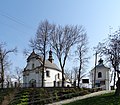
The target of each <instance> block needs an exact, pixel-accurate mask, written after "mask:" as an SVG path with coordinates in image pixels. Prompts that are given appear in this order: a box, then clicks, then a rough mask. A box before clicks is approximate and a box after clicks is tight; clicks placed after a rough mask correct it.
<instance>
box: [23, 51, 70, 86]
mask: <svg viewBox="0 0 120 105" xmlns="http://www.w3.org/2000/svg"><path fill="white" fill-rule="evenodd" d="M42 65H43V58H42V57H41V56H40V55H38V54H36V53H35V52H34V50H33V52H32V53H31V54H30V55H29V57H28V58H27V65H26V67H25V68H24V71H23V87H41V85H42V67H43V66H42ZM61 85H62V71H61V70H60V68H59V67H58V66H57V65H56V64H55V63H54V62H53V57H52V51H51V50H50V51H49V59H48V60H46V61H45V68H44V87H61ZM65 86H71V83H70V82H69V80H65Z"/></svg>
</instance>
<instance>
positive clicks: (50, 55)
mask: <svg viewBox="0 0 120 105" xmlns="http://www.w3.org/2000/svg"><path fill="white" fill-rule="evenodd" d="M48 60H49V61H50V62H51V63H52V62H53V60H54V59H53V57H52V50H51V48H50V51H49V59H48Z"/></svg>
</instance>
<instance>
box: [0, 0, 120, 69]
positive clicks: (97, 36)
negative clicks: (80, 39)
mask: <svg viewBox="0 0 120 105" xmlns="http://www.w3.org/2000/svg"><path fill="white" fill-rule="evenodd" d="M45 19H47V20H48V21H49V22H50V23H55V24H61V25H65V24H72V25H83V26H84V27H85V29H86V31H87V35H88V38H89V48H90V49H89V55H90V57H91V60H90V66H89V67H93V66H94V57H93V53H94V52H93V51H92V47H93V46H96V45H97V44H98V42H100V41H102V40H103V39H104V38H106V37H107V36H108V34H109V32H110V29H109V28H110V26H111V27H112V28H113V29H112V30H111V31H112V32H113V31H114V30H117V29H118V28H119V26H120V22H119V21H120V1H119V0H0V41H1V42H6V43H7V48H8V49H9V48H13V47H15V46H17V47H18V54H17V55H10V60H11V61H12V63H13V66H12V69H14V67H16V66H18V67H21V68H24V67H25V62H26V59H25V57H24V56H23V50H24V48H28V43H29V39H30V38H32V37H34V35H35V33H36V30H37V27H38V24H39V23H40V22H41V21H43V20H45ZM67 66H69V65H67ZM89 69H90V68H89Z"/></svg>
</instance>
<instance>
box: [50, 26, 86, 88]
mask: <svg viewBox="0 0 120 105" xmlns="http://www.w3.org/2000/svg"><path fill="white" fill-rule="evenodd" d="M82 34H85V32H84V29H83V27H82V26H70V25H66V26H64V27H62V26H60V25H59V26H55V27H54V31H53V34H52V35H51V39H50V41H51V42H50V43H51V46H52V47H53V49H54V53H55V54H56V56H57V58H58V60H59V63H60V67H61V70H62V87H64V81H65V77H64V76H65V75H64V68H65V64H66V60H67V57H68V56H69V52H70V49H71V47H73V46H74V45H75V44H77V43H79V41H80V40H79V39H80V37H81V35H82Z"/></svg>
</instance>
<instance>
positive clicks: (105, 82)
mask: <svg viewBox="0 0 120 105" xmlns="http://www.w3.org/2000/svg"><path fill="white" fill-rule="evenodd" d="M90 74H91V75H90V76H91V82H92V87H96V88H97V87H98V88H102V89H103V90H110V68H108V67H106V66H105V65H104V64H103V60H102V59H101V58H100V60H99V61H98V65H96V67H94V68H93V69H92V70H91V72H90Z"/></svg>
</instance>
